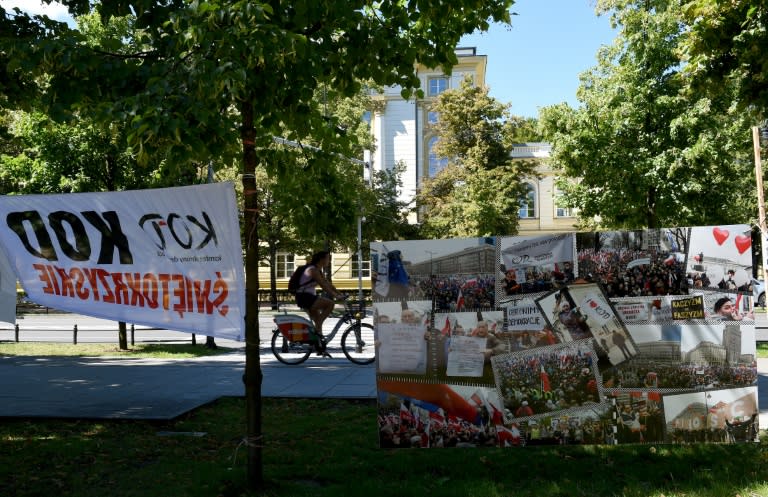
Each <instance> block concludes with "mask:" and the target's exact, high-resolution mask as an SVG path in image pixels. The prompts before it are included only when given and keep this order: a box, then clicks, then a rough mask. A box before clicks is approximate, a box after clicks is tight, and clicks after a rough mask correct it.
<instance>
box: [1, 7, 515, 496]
mask: <svg viewBox="0 0 768 497" xmlns="http://www.w3.org/2000/svg"><path fill="white" fill-rule="evenodd" d="M64 3H65V4H66V5H67V6H69V8H70V10H71V11H72V12H75V13H85V12H87V11H88V10H89V9H90V8H91V3H90V2H89V1H88V0H65V1H64ZM511 4H512V1H511V0H494V1H480V0H462V1H458V2H454V3H451V4H446V3H445V2H442V1H436V0H414V1H411V2H402V1H400V0H381V1H375V2H374V1H370V0H356V1H351V2H339V1H337V0H311V1H310V0H297V1H294V2H280V1H277V0H270V1H268V2H253V1H237V2H230V1H222V0H216V1H193V2H186V1H182V0H164V1H152V0H115V1H111V2H104V3H102V4H98V5H97V6H96V8H97V9H98V10H99V11H100V13H101V15H102V18H103V19H105V20H106V19H109V18H110V17H112V16H115V15H117V16H122V15H128V14H131V13H136V20H135V28H136V31H135V37H136V40H135V46H136V51H134V52H131V53H122V52H121V53H118V54H114V53H112V52H111V51H110V50H109V49H99V50H94V49H93V47H89V46H87V45H86V44H84V43H83V40H82V37H81V36H80V35H79V34H78V33H77V32H72V31H70V30H67V29H65V28H64V27H61V26H53V27H51V28H50V29H47V30H45V29H42V28H38V29H36V30H34V31H33V32H27V31H24V29H23V28H24V25H25V24H27V23H30V22H31V23H32V24H34V25H36V26H38V27H39V26H40V25H41V24H42V23H43V21H41V20H37V21H35V20H31V21H30V19H29V18H28V17H26V16H20V17H19V16H17V17H13V16H11V17H7V16H6V17H5V18H4V19H3V25H2V26H0V28H1V29H2V30H0V57H2V58H3V62H8V61H9V60H12V61H17V62H16V65H17V67H23V68H27V67H28V68H29V69H30V70H31V71H33V72H37V73H42V74H45V75H47V78H48V81H47V86H45V88H40V89H41V90H44V94H43V97H44V98H43V99H42V100H43V101H44V102H45V103H46V104H47V105H48V109H49V111H50V112H51V113H52V114H53V115H55V116H56V117H57V118H66V117H67V116H68V115H71V112H72V109H83V110H85V109H87V111H88V112H89V113H91V114H93V115H94V116H96V117H97V118H98V119H99V120H100V121H101V122H113V121H118V122H127V123H128V125H129V128H130V130H129V143H130V144H131V145H132V147H133V148H134V150H135V151H136V153H137V154H138V157H139V158H140V160H141V161H143V162H151V161H152V160H154V157H155V156H154V154H155V153H156V152H158V151H163V152H162V153H163V156H165V157H171V158H173V157H186V158H189V159H191V160H197V161H199V162H203V163H204V162H206V159H207V158H208V157H210V156H217V155H219V153H221V152H222V151H223V150H224V149H226V147H227V145H228V144H231V143H232V142H233V141H235V140H239V142H240V143H241V145H242V178H243V180H242V182H243V194H244V209H243V210H244V213H245V218H244V222H245V226H244V230H243V232H244V233H245V239H244V245H245V251H246V256H245V271H246V280H247V287H246V303H247V304H246V310H245V316H246V322H245V328H246V370H245V376H244V382H245V389H246V404H247V425H248V426H247V432H248V436H247V442H248V444H247V446H248V460H249V464H248V470H249V471H248V482H249V484H250V486H252V487H256V486H260V485H261V483H262V473H261V471H262V466H261V449H260V447H261V443H262V439H261V417H260V416H261V411H260V392H261V378H262V375H261V370H260V366H259V339H258V336H259V332H258V302H257V290H258V272H257V271H258V261H259V239H258V232H259V230H258V222H259V218H258V216H252V215H249V213H252V212H256V211H257V209H258V201H257V200H258V198H257V193H258V192H257V188H256V184H255V181H256V175H255V172H256V166H257V164H258V163H259V162H260V154H261V153H263V152H262V151H263V150H266V149H267V148H268V147H267V145H268V144H269V143H271V141H272V136H273V135H275V134H279V133H285V138H288V139H291V140H296V139H303V138H304V137H307V136H312V137H313V140H314V141H315V142H316V143H317V145H318V146H319V148H321V149H322V150H324V151H326V152H328V153H332V154H339V155H342V156H345V157H351V156H352V155H351V153H352V151H351V150H350V149H351V147H350V141H349V140H347V139H346V138H345V137H344V136H341V135H340V134H339V133H337V132H336V129H335V126H329V125H328V123H327V121H326V119H325V117H327V116H326V115H325V114H324V113H323V111H322V108H319V107H318V106H317V105H313V94H314V92H315V90H316V89H317V88H318V87H321V86H322V85H324V84H325V85H328V88H333V89H334V91H336V92H338V93H339V94H340V95H347V96H348V95H352V94H354V93H355V92H356V91H357V90H358V89H359V87H360V83H359V82H360V81H366V80H372V81H373V82H375V83H376V84H380V85H400V86H401V87H402V88H403V92H404V94H405V95H410V94H411V93H412V90H413V89H414V88H418V86H419V79H418V77H417V75H416V74H415V71H414V67H415V64H416V63H417V62H419V63H422V64H425V65H427V66H429V67H438V66H443V67H444V68H445V69H446V70H450V68H451V66H452V65H454V64H455V63H456V62H457V58H456V55H455V53H454V50H453V49H454V47H455V46H456V44H457V42H458V41H459V39H460V38H461V36H462V35H464V34H468V33H470V32H472V31H474V30H475V29H477V28H480V29H487V28H488V25H489V22H490V21H492V20H495V21H505V22H509V12H508V10H507V9H508V8H509V6H510V5H511ZM14 75H17V73H14ZM83 81H88V82H89V84H88V85H84V84H83V83H82V82H83ZM8 88H9V90H8V91H9V92H15V94H18V93H19V92H16V91H15V88H14V87H10V86H8ZM86 89H87V90H86ZM328 162H329V161H327V160H325V161H323V160H321V159H318V158H317V157H313V158H311V157H308V158H307V166H306V167H305V169H304V170H303V171H302V172H303V173H304V175H305V176H306V177H304V178H303V181H305V182H306V184H305V186H306V188H305V191H306V192H307V195H316V194H318V193H320V194H322V195H323V196H327V195H329V194H330V195H333V194H336V193H338V194H343V193H344V192H343V191H340V190H339V187H340V186H341V183H339V182H334V180H333V179H332V178H330V177H327V176H326V175H324V174H322V170H323V169H324V166H325V165H327V163H328ZM291 166H292V164H290V163H278V164H275V165H274V167H275V169H274V170H273V171H270V172H271V173H272V174H274V175H276V177H277V178H278V181H279V182H280V185H281V187H282V185H283V184H284V183H285V182H289V181H296V178H297V177H299V176H300V175H298V174H296V171H295V170H294V169H293V168H292V167H291ZM326 180H329V181H330V184H324V182H325V181H326ZM321 185H322V186H321ZM317 201H318V202H317V203H318V204H319V205H320V206H321V207H322V206H324V204H323V201H322V199H321V198H317ZM329 207H330V209H328V210H327V219H332V218H333V217H334V216H336V215H343V214H346V213H343V212H340V211H339V210H338V209H337V208H336V207H335V206H329ZM327 219H323V220H322V221H323V223H322V224H323V225H324V226H325V227H327V228H331V227H332V226H333V222H332V221H329V220H327Z"/></svg>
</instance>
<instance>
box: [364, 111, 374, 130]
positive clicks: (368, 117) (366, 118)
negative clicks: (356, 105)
mask: <svg viewBox="0 0 768 497" xmlns="http://www.w3.org/2000/svg"><path fill="white" fill-rule="evenodd" d="M371 117H372V116H371V111H369V110H367V111H365V112H363V122H365V123H368V125H369V126H370V124H371Z"/></svg>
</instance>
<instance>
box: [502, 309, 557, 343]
mask: <svg viewBox="0 0 768 497" xmlns="http://www.w3.org/2000/svg"><path fill="white" fill-rule="evenodd" d="M502 308H503V309H504V312H505V315H506V326H505V328H504V329H505V336H506V337H507V338H508V339H509V344H510V351H511V352H517V351H520V350H528V349H532V348H536V347H546V346H549V345H555V344H557V343H560V339H559V338H558V337H557V336H556V335H555V332H554V331H553V329H552V326H551V325H550V324H549V322H548V321H547V319H546V318H545V317H544V315H543V314H542V313H541V310H540V309H539V307H538V306H537V305H536V302H535V300H534V299H533V298H532V296H525V297H518V298H515V299H511V300H508V301H506V302H505V303H504V304H503V306H502Z"/></svg>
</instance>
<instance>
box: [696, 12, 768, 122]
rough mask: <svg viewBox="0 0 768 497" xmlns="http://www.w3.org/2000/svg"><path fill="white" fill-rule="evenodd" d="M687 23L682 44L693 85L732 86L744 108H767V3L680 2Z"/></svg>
mask: <svg viewBox="0 0 768 497" xmlns="http://www.w3.org/2000/svg"><path fill="white" fill-rule="evenodd" d="M683 7H684V8H683V13H684V20H685V22H686V25H687V26H689V27H690V29H689V31H688V33H687V36H686V38H685V41H684V44H683V49H684V50H685V53H686V55H687V57H688V60H687V64H686V66H685V69H686V71H687V72H688V73H689V74H690V75H691V76H692V78H693V84H692V88H693V91H702V90H704V91H706V92H707V93H709V94H720V93H721V91H722V88H724V87H725V88H735V92H736V100H737V102H738V103H739V105H740V106H741V107H742V108H752V109H754V110H755V111H757V113H758V115H759V117H761V118H763V119H764V118H765V117H766V115H765V113H766V111H768V85H767V84H766V83H767V82H768V58H767V57H766V54H765V47H768V31H767V30H766V29H765V26H766V25H768V4H766V2H764V1H762V0H733V1H729V2H712V1H708V0H692V1H684V2H683Z"/></svg>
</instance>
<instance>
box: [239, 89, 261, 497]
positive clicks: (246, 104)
mask: <svg viewBox="0 0 768 497" xmlns="http://www.w3.org/2000/svg"><path fill="white" fill-rule="evenodd" d="M255 101H256V95H255V94H250V95H249V96H248V98H247V99H246V100H245V101H243V102H241V105H240V112H241V116H242V128H241V129H240V136H241V138H242V141H243V196H244V201H243V203H244V204H245V205H244V209H243V210H244V223H245V229H244V230H243V232H244V233H245V375H244V377H243V381H244V382H245V404H246V425H247V439H246V446H247V447H248V463H247V465H248V468H247V472H248V488H249V489H251V490H257V489H260V488H261V486H262V484H263V468H262V460H261V445H262V437H261V381H262V372H261V365H260V363H259V361H260V358H259V302H258V292H259V236H258V232H259V231H258V223H259V217H258V216H259V212H258V209H257V205H258V203H257V197H256V196H257V194H258V192H257V190H256V164H257V161H258V159H257V157H256V128H255V127H254V124H253V102H255Z"/></svg>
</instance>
